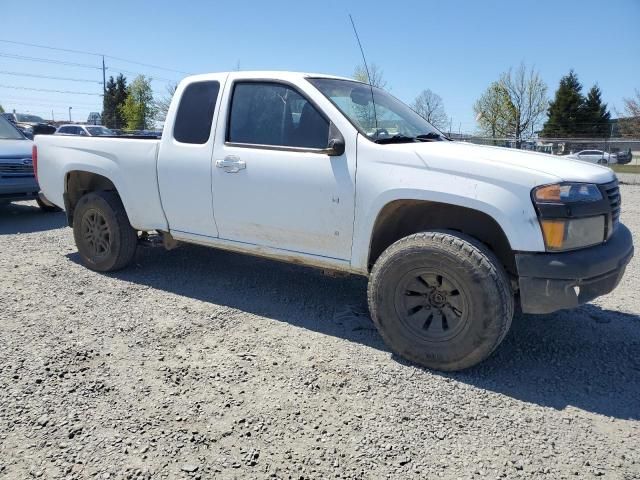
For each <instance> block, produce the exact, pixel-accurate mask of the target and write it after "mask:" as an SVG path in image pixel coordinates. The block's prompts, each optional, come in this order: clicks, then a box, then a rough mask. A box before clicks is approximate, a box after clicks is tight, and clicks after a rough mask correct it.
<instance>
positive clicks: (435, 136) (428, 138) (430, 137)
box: [416, 132, 445, 142]
mask: <svg viewBox="0 0 640 480" xmlns="http://www.w3.org/2000/svg"><path fill="white" fill-rule="evenodd" d="M444 138H445V137H443V136H442V135H440V134H439V133H436V132H429V133H423V134H422V135H416V139H418V140H420V141H421V142H432V141H434V140H443V139H444Z"/></svg>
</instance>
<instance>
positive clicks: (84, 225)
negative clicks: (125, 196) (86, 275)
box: [73, 191, 138, 272]
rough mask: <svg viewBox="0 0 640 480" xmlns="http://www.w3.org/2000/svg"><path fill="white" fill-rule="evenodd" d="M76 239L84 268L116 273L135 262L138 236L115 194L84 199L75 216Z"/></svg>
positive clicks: (89, 196)
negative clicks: (115, 271)
mask: <svg viewBox="0 0 640 480" xmlns="http://www.w3.org/2000/svg"><path fill="white" fill-rule="evenodd" d="M73 236H74V239H75V242H76V246H77V247H78V253H79V254H80V258H81V259H82V264H83V265H85V266H86V267H87V268H90V269H91V270H95V271H98V272H112V271H114V270H120V269H121V268H124V267H126V266H127V265H128V264H129V263H131V261H132V260H133V258H134V256H135V254H136V247H137V245H138V232H137V231H136V230H135V229H134V228H133V227H132V226H131V224H130V223H129V218H128V217H127V212H126V211H125V209H124V206H123V205H122V201H121V200H120V197H119V196H118V194H117V193H115V192H106V191H98V192H91V193H87V194H86V195H84V196H83V197H82V198H80V200H79V201H78V204H77V205H76V208H75V211H74V214H73Z"/></svg>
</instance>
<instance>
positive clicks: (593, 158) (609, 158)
mask: <svg viewBox="0 0 640 480" xmlns="http://www.w3.org/2000/svg"><path fill="white" fill-rule="evenodd" d="M567 158H573V159H575V160H582V161H583V162H589V163H597V164H599V165H608V164H610V163H618V159H617V157H616V154H615V153H607V152H604V151H602V150H582V151H580V152H577V153H572V154H571V155H567Z"/></svg>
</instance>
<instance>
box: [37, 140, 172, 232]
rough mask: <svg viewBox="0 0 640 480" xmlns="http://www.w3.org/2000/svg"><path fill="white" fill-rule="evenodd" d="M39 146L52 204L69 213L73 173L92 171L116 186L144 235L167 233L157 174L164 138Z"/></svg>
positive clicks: (54, 142)
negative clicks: (67, 202) (67, 204)
mask: <svg viewBox="0 0 640 480" xmlns="http://www.w3.org/2000/svg"><path fill="white" fill-rule="evenodd" d="M35 144H36V146H37V149H38V179H39V181H40V187H41V189H42V191H43V193H44V195H45V196H46V197H47V199H48V200H49V201H51V202H52V203H54V204H56V205H58V206H59V207H62V208H64V196H63V194H64V192H65V185H66V181H67V178H68V175H69V173H70V172H73V171H75V170H82V171H85V172H87V171H88V172H91V173H95V174H97V175H102V176H104V177H106V178H108V179H110V180H111V181H112V182H113V183H114V185H115V186H116V188H117V190H118V193H119V194H120V197H121V198H122V201H123V203H124V205H125V208H126V210H127V215H128V216H129V221H130V222H131V225H132V226H134V227H135V228H137V229H139V230H158V229H166V228H167V221H166V218H165V216H164V213H163V211H162V204H161V202H160V194H159V192H158V181H157V172H156V165H157V157H158V148H159V146H160V140H159V139H157V138H155V137H126V138H122V137H80V136H62V135H37V136H36V138H35ZM128 200H131V201H128Z"/></svg>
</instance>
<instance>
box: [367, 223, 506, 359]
mask: <svg viewBox="0 0 640 480" xmlns="http://www.w3.org/2000/svg"><path fill="white" fill-rule="evenodd" d="M368 299H369V310H370V312H371V317H372V319H373V322H374V323H375V325H376V327H377V329H378V331H379V332H380V335H381V336H382V338H383V339H384V341H385V342H386V343H387V345H389V347H391V349H392V350H393V351H394V352H395V353H397V354H398V355H401V356H402V357H405V358H407V359H408V360H411V361H413V362H415V363H417V364H419V365H422V366H424V367H427V368H431V369H435V370H445V371H454V370H462V369H465V368H468V367H471V366H473V365H476V364H477V363H479V362H481V361H483V360H484V359H486V358H487V357H488V356H489V355H491V353H492V352H493V351H494V350H495V349H496V348H497V346H498V345H499V344H500V342H501V341H502V340H503V339H504V337H505V335H506V334H507V332H508V331H509V327H510V326H511V320H512V319H513V309H514V300H513V294H512V291H511V288H510V283H509V278H508V277H507V274H506V272H505V271H504V269H503V268H502V266H501V264H500V263H499V261H498V260H497V258H496V257H495V255H493V253H492V252H491V251H490V250H489V249H488V248H486V247H485V246H484V245H483V244H481V243H480V242H478V241H476V240H475V239H473V238H471V237H467V236H465V235H462V234H458V233H457V232H423V233H417V234H415V235H411V236H408V237H405V238H403V239H401V240H398V241H397V242H396V243H394V244H393V245H391V246H390V247H389V248H387V250H385V251H384V252H383V254H382V255H381V256H380V258H379V259H378V260H377V261H376V263H375V265H374V267H373V270H372V272H371V277H370V280H369V289H368Z"/></svg>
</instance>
